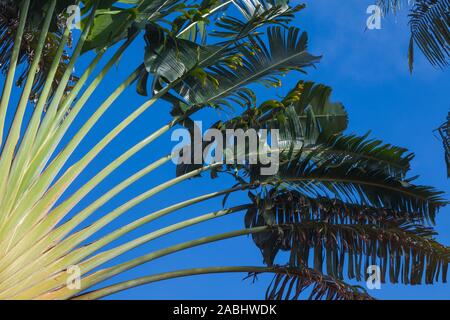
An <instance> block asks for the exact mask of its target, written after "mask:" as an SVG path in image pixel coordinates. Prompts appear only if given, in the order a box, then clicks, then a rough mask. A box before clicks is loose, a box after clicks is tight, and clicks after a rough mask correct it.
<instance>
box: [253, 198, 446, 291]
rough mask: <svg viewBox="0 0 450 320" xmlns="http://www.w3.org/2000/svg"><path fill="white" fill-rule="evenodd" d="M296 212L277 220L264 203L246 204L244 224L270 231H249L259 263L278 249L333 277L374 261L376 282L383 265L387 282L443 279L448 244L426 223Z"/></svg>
mask: <svg viewBox="0 0 450 320" xmlns="http://www.w3.org/2000/svg"><path fill="white" fill-rule="evenodd" d="M296 217H297V218H296ZM298 218H299V216H297V215H291V216H287V215H286V214H285V217H284V218H283V219H284V220H285V223H284V224H278V223H277V222H276V221H274V219H275V217H274V215H273V214H272V215H271V214H270V211H269V212H268V211H267V210H266V208H264V207H263V209H262V211H258V210H254V209H249V210H248V212H247V215H246V221H247V227H248V228H254V227H260V226H263V225H266V226H267V225H268V226H272V227H271V229H272V231H268V232H265V233H258V234H253V235H252V237H253V240H254V242H255V244H256V245H257V246H258V248H260V250H261V252H262V255H263V258H264V263H266V264H267V265H269V266H272V265H273V264H274V263H275V261H276V260H275V259H276V257H277V254H278V253H279V251H280V250H282V251H288V252H290V257H289V265H292V266H302V265H307V266H308V265H310V264H311V265H313V266H314V269H315V270H316V271H318V272H321V273H322V272H326V274H327V275H329V276H333V277H336V278H339V279H345V278H346V277H347V278H348V279H357V280H358V281H361V280H365V270H367V268H368V267H369V266H370V265H377V266H380V268H381V282H385V281H386V279H387V277H386V273H387V271H388V272H389V280H390V282H392V283H398V282H399V281H401V282H402V283H405V284H409V283H411V284H420V283H422V282H423V281H424V282H425V283H426V284H432V283H434V282H435V281H439V279H440V278H441V280H442V281H443V282H444V283H445V282H446V279H447V270H448V263H449V262H450V249H449V248H448V247H445V246H443V245H441V244H439V243H438V242H436V241H435V240H434V239H433V237H432V236H433V235H434V234H435V233H434V232H433V231H432V229H431V228H428V227H424V226H422V225H418V224H413V223H409V222H402V221H401V220H400V221H397V220H395V219H389V218H387V219H382V220H380V221H381V222H378V221H377V222H375V223H371V224H365V223H361V222H359V223H350V224H341V223H340V224H334V223H332V222H330V221H327V220H316V219H314V220H308V219H307V218H306V219H305V220H301V219H300V220H298ZM286 220H290V221H286ZM344 268H347V270H346V271H347V272H344ZM401 272H403V274H401ZM400 275H401V277H400Z"/></svg>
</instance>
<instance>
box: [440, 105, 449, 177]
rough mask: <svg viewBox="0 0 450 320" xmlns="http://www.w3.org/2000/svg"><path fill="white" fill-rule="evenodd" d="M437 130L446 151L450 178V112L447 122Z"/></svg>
mask: <svg viewBox="0 0 450 320" xmlns="http://www.w3.org/2000/svg"><path fill="white" fill-rule="evenodd" d="M437 131H438V132H439V135H440V137H441V139H442V144H443V146H444V152H445V163H446V165H447V176H448V177H449V178H450V112H449V114H448V116H447V122H445V123H444V124H443V125H442V126H440V127H439V128H438V129H437Z"/></svg>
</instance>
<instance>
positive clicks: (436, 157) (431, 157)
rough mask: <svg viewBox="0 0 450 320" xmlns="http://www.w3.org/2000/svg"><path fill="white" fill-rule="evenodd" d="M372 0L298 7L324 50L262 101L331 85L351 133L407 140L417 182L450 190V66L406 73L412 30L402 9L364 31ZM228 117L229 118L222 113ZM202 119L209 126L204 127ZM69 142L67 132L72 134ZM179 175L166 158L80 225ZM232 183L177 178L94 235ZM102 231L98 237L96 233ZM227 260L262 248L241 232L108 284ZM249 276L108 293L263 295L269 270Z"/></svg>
mask: <svg viewBox="0 0 450 320" xmlns="http://www.w3.org/2000/svg"><path fill="white" fill-rule="evenodd" d="M373 2H374V0H345V1H342V0H310V1H306V3H307V9H306V10H305V11H303V12H302V13H300V14H299V15H298V16H297V18H296V21H295V24H296V25H297V26H300V27H301V28H302V29H304V30H306V31H307V32H308V34H309V39H310V50H309V51H310V52H311V53H313V54H316V55H323V59H322V61H321V63H320V64H318V67H317V69H310V70H309V72H308V75H306V76H305V75H302V74H290V75H289V76H287V77H285V79H284V80H283V83H284V86H283V87H282V88H280V89H274V90H267V89H265V88H260V87H258V88H257V89H256V92H257V94H258V101H259V102H262V101H264V100H266V99H271V98H274V97H276V96H277V95H281V94H283V93H285V92H286V91H288V90H289V89H290V88H292V87H293V86H294V85H295V83H296V82H297V81H298V80H301V79H306V80H314V81H316V82H320V83H323V84H326V85H329V86H331V87H332V88H333V96H332V97H333V100H335V101H341V102H342V103H343V104H344V105H345V107H346V109H347V111H348V113H349V116H350V125H349V129H348V131H347V132H348V133H358V134H364V133H366V132H367V131H369V130H371V131H372V135H371V136H372V137H374V138H379V139H382V140H384V141H385V142H389V143H392V144H395V145H399V146H403V147H406V148H408V149H410V150H411V151H413V152H415V154H416V158H415V159H414V161H413V163H412V169H413V170H412V174H414V175H416V174H418V175H420V178H419V180H418V182H420V183H422V184H428V185H433V186H435V187H437V188H439V189H441V190H444V191H446V192H448V191H449V184H448V180H447V179H446V170H445V164H444V154H443V149H442V145H441V143H440V141H439V140H438V139H437V138H436V134H433V130H434V129H435V128H437V127H438V126H439V125H440V124H441V123H442V122H444V120H445V119H446V115H447V112H448V110H449V108H450V101H449V98H448V97H449V94H450V77H449V76H450V73H449V70H448V69H447V71H440V70H437V69H434V68H432V67H431V66H430V65H429V64H428V62H427V61H426V60H425V59H424V58H423V57H422V55H421V53H420V52H419V51H417V54H416V62H415V71H414V74H413V75H410V74H409V72H408V65H407V47H408V41H409V31H408V26H407V19H406V17H405V16H406V13H407V10H405V11H403V12H402V14H400V15H399V16H397V17H394V16H389V17H387V18H386V19H384V20H383V22H382V29H381V30H373V31H371V30H367V31H365V26H366V24H365V23H366V19H367V17H368V15H367V14H366V9H367V7H368V5H370V4H373ZM89 57H90V56H87V57H85V58H83V59H82V63H81V64H80V66H79V67H78V70H83V67H84V66H86V63H87V62H88V61H89V59H88V58H89ZM142 58H143V43H142V41H139V42H137V43H136V44H134V45H133V47H132V48H131V50H129V51H128V52H127V54H126V55H125V56H124V57H123V58H122V60H121V62H120V64H119V65H118V66H117V68H116V69H115V70H113V71H112V72H111V73H110V75H109V76H108V81H107V82H106V83H104V84H103V85H102V87H101V90H99V91H98V92H97V94H96V96H95V98H93V99H91V101H90V103H89V105H88V106H87V107H86V108H85V110H84V111H83V113H82V116H81V117H80V118H79V119H78V120H77V122H76V123H75V125H74V126H73V128H72V129H71V131H70V132H69V135H68V137H70V135H71V134H73V133H74V132H75V129H76V128H79V126H80V125H81V124H82V123H83V122H84V121H85V120H86V119H87V117H88V116H89V115H90V114H91V113H92V112H93V110H95V108H97V106H98V104H99V103H101V101H102V98H105V97H107V96H108V95H109V94H110V93H111V92H112V90H113V89H114V88H115V87H116V86H117V85H118V84H119V83H120V82H121V81H122V80H123V79H124V78H125V76H126V75H127V74H128V73H129V72H130V71H131V70H133V69H134V67H135V66H137V65H138V64H139V63H141V61H142ZM144 101H145V99H144V98H142V97H139V96H137V94H136V93H135V91H134V88H132V89H129V90H128V91H127V92H126V94H124V95H123V96H122V97H120V98H119V99H118V101H117V103H115V105H114V106H113V108H112V109H111V110H110V111H109V112H108V114H107V115H106V116H105V117H104V118H103V119H102V121H100V123H99V124H98V125H97V126H96V127H95V128H94V130H93V131H92V132H91V133H90V134H89V136H88V137H87V138H86V140H85V141H84V142H83V144H82V145H81V146H80V147H79V148H78V150H77V152H76V154H75V155H74V156H73V157H72V158H71V160H70V162H71V163H73V161H76V160H77V159H79V158H80V157H81V156H82V155H83V154H84V153H85V152H86V151H87V150H89V149H90V148H91V147H92V146H93V145H94V144H95V143H96V142H97V141H98V140H97V139H98V137H100V136H101V135H104V134H106V133H108V132H109V130H110V129H111V128H113V126H114V125H115V124H117V123H118V122H119V121H121V120H122V119H123V118H124V117H125V116H126V115H128V114H129V113H130V112H131V111H132V110H134V109H135V108H136V107H138V106H139V105H140V104H141V103H142V102H144ZM169 111H170V107H169V106H168V105H167V104H164V103H159V104H157V105H155V106H153V107H152V108H151V109H149V110H148V111H147V112H146V113H145V114H144V115H143V116H142V117H141V118H139V120H138V121H137V122H136V123H135V124H134V125H132V126H131V127H130V128H128V129H127V130H125V132H124V133H123V134H122V135H121V136H120V137H119V138H117V139H116V140H115V141H114V143H112V144H111V146H110V147H108V148H107V149H106V150H105V151H104V152H102V153H101V155H100V156H99V157H98V159H96V160H95V161H94V162H93V163H92V164H91V165H90V166H89V168H88V170H87V171H86V172H85V173H83V174H82V175H81V176H80V178H79V179H77V181H76V183H75V184H74V185H73V186H72V188H71V190H72V191H73V190H76V189H77V188H79V187H80V186H81V184H82V183H83V182H86V181H87V180H88V179H89V177H91V176H92V175H93V174H95V173H96V172H98V171H99V169H101V168H102V167H103V166H104V165H106V164H107V163H109V161H111V160H112V159H114V158H115V157H117V156H119V155H120V154H121V153H122V152H124V151H125V150H126V149H127V147H130V146H132V145H133V144H134V143H137V142H138V141H140V140H141V139H143V138H145V137H146V136H148V135H149V134H150V133H151V132H153V131H154V130H155V129H157V128H159V127H161V126H162V125H164V124H165V123H167V121H169V119H170V115H169ZM220 116H221V117H222V118H223V117H227V115H224V114H221V115H220ZM194 119H195V120H203V121H205V123H206V124H208V123H213V122H215V120H216V119H218V116H217V114H216V113H215V112H212V111H205V112H202V113H201V114H198V115H196V116H195V117H194ZM206 124H205V125H206ZM66 141H67V138H66ZM175 144H176V143H175V142H171V141H170V135H164V136H163V137H161V138H159V139H158V141H156V142H155V143H153V144H151V145H150V146H149V147H147V148H145V150H144V151H143V152H141V153H139V155H137V156H135V157H133V158H132V159H131V160H130V161H128V162H127V163H126V165H124V166H122V167H121V168H120V169H119V170H118V171H117V172H115V173H114V174H113V175H112V176H111V177H109V178H108V179H107V180H106V181H105V182H104V183H102V184H101V185H100V186H99V187H98V188H96V189H95V191H94V192H92V193H91V194H90V195H89V196H88V197H86V199H84V200H83V201H82V203H80V205H79V206H78V207H77V208H76V209H81V208H83V207H84V206H86V205H87V204H89V203H90V202H92V201H93V200H95V199H96V198H97V197H98V196H100V195H101V194H102V193H104V192H106V191H107V190H109V189H110V188H111V186H113V185H115V184H116V183H119V182H120V181H122V180H123V179H124V178H126V177H128V176H129V175H131V174H133V173H134V172H136V171H138V170H139V169H141V168H143V167H144V166H146V165H147V164H149V163H150V162H152V161H154V160H156V159H159V158H160V157H162V156H164V155H166V154H168V153H169V152H170V151H171V149H172V147H173V146H174V145H175ZM174 174H175V166H174V165H173V164H172V163H170V164H167V165H165V166H164V167H163V168H162V169H159V170H157V171H155V172H153V173H151V174H150V175H149V176H148V177H146V178H144V179H142V180H141V181H139V182H138V183H136V184H134V185H133V186H132V187H131V188H129V189H128V190H126V191H125V192H123V193H122V194H120V195H119V196H118V197H116V198H114V199H113V200H112V201H110V202H109V203H108V204H107V205H105V206H104V207H102V208H101V209H100V210H99V211H98V212H97V213H96V214H95V215H94V216H93V217H92V218H91V219H89V221H87V222H86V223H85V224H83V226H85V225H87V224H88V223H90V222H92V221H94V219H95V218H98V217H100V216H101V215H103V214H105V213H107V212H109V211H110V210H112V209H114V208H116V207H117V206H119V205H121V204H122V203H124V202H125V201H126V200H128V199H130V198H131V197H133V196H135V195H137V194H139V193H142V192H143V191H145V190H147V189H150V188H151V187H153V186H155V185H158V184H160V183H161V182H163V181H166V180H168V179H171V178H173V177H174ZM232 183H233V182H232V181H230V180H226V179H217V180H214V181H211V180H210V179H209V177H208V176H204V177H203V178H200V179H194V180H191V181H187V182H185V183H182V184H179V185H177V186H175V187H173V188H171V189H170V190H167V191H165V192H163V193H161V194H158V195H157V196H155V197H153V198H151V199H150V200H148V201H146V202H144V203H143V204H141V205H139V206H137V207H136V208H134V209H133V210H131V211H130V212H128V213H127V214H126V215H125V216H123V217H121V218H119V219H117V220H116V221H115V222H113V223H112V224H111V225H110V226H108V227H107V228H105V229H104V230H102V231H101V232H100V233H99V234H98V235H104V234H106V233H108V232H110V231H112V230H113V229H114V228H117V227H119V226H121V225H123V224H124V223H127V222H130V221H131V220H132V219H135V218H138V217H141V216H144V215H146V214H149V213H151V212H153V211H155V210H157V209H160V208H163V207H165V206H166V205H170V204H173V203H175V202H178V201H182V200H185V199H189V198H192V197H194V196H198V195H201V194H205V193H208V192H212V191H213V190H222V189H224V187H228V186H231V184H232ZM244 201H246V196H245V195H237V196H236V195H235V196H233V197H232V198H231V199H230V201H229V204H230V205H232V204H242V203H244ZM220 208H221V201H218V200H214V201H210V202H207V203H203V204H200V205H197V206H194V207H191V208H188V209H186V210H182V211H180V212H177V213H175V214H172V215H170V216H168V217H165V218H162V219H160V220H158V221H155V222H154V223H152V224H150V225H148V226H145V227H142V228H140V229H139V230H136V231H135V232H133V233H131V234H129V235H127V236H126V237H123V238H121V239H120V240H118V241H116V242H114V243H113V244H111V245H110V246H108V248H111V247H113V246H116V245H118V244H121V243H124V242H125V241H126V240H131V239H133V238H135V237H137V236H140V235H142V234H144V233H147V232H150V231H152V230H155V229H157V228H159V227H162V226H165V225H168V224H170V223H174V222H176V221H181V220H184V219H186V218H189V217H193V216H196V215H200V214H204V213H208V212H212V211H215V210H218V209H220ZM243 227H244V226H243V214H237V215H233V216H230V217H226V218H222V219H217V220H215V221H213V222H209V223H204V224H202V225H200V226H196V227H192V228H189V229H187V230H184V231H181V232H178V233H176V234H171V235H169V236H166V237H163V238H161V239H158V240H155V241H153V242H151V243H149V244H146V245H144V246H142V247H139V248H137V249H135V250H133V251H131V252H129V253H127V254H125V255H123V256H121V257H120V258H117V259H115V260H114V261H112V262H110V263H108V265H112V264H113V263H118V262H122V261H126V260H128V259H130V258H133V257H136V256H138V255H141V254H145V253H148V252H151V251H153V250H156V249H159V248H162V247H165V246H168V245H172V244H176V243H180V242H184V241H187V240H189V239H195V238H198V237H201V236H205V235H212V234H216V233H219V232H226V231H230V230H237V229H242V228H243ZM449 228H450V208H445V209H444V210H442V211H441V213H440V215H439V217H438V219H437V230H438V232H439V233H440V235H439V237H438V239H439V240H440V241H441V242H442V243H444V244H446V245H450V233H449ZM98 235H97V236H98ZM223 265H262V257H261V254H260V253H259V250H258V249H257V248H256V247H255V246H254V245H253V242H252V240H251V238H248V237H241V238H237V239H233V240H228V241H223V242H220V243H215V244H212V245H207V246H202V247H198V248H195V249H193V250H189V251H185V252H180V253H178V254H174V255H171V256H170V257H166V258H162V259H159V260H156V261H154V262H151V263H147V264H145V265H143V266H140V267H138V268H136V269H133V270H131V271H129V272H127V273H124V274H123V275H120V276H118V277H116V278H114V279H113V280H111V281H108V283H112V282H117V281H124V280H127V279H131V278H134V277H139V276H145V275H150V274H154V273H160V272H166V271H172V270H177V269H184V268H190V267H206V266H223ZM244 276H245V275H241V274H233V275H214V276H197V277H192V278H185V279H176V280H172V281H165V282H161V283H154V284H150V285H145V286H141V287H138V288H135V289H132V290H128V291H126V292H121V293H118V294H116V295H114V296H112V298H120V299H143V298H145V299H212V298H216V299H262V298H264V294H265V289H266V286H267V285H268V283H269V282H270V280H271V276H261V277H260V278H259V281H258V282H256V283H252V282H251V281H249V280H245V281H244V280H243V278H244ZM370 293H371V294H372V295H374V296H375V297H377V298H383V299H395V298H405V299H419V298H423V299H428V298H436V299H444V298H446V299H449V298H450V288H449V286H448V285H442V284H436V285H434V286H425V285H424V286H415V287H411V286H409V287H405V286H402V285H396V286H392V285H388V284H386V285H383V286H382V289H381V290H377V291H371V292H370Z"/></svg>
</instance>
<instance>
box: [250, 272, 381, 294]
mask: <svg viewBox="0 0 450 320" xmlns="http://www.w3.org/2000/svg"><path fill="white" fill-rule="evenodd" d="M273 273H275V275H274V277H273V279H272V282H271V283H270V285H269V287H268V288H267V291H266V299H267V300H298V299H300V298H301V297H303V295H302V294H305V296H308V299H309V300H373V298H372V297H371V296H370V295H369V294H368V293H367V292H366V290H365V289H364V288H362V287H360V286H352V285H349V284H347V283H345V282H343V281H341V280H338V279H335V278H333V277H330V276H326V275H323V274H322V273H320V272H317V271H315V270H313V269H310V268H307V267H304V266H302V267H297V268H292V267H275V268H274V271H273ZM257 276H258V273H251V274H249V276H248V277H253V278H254V279H256V277H257ZM308 289H309V290H308ZM307 292H309V295H308V294H307Z"/></svg>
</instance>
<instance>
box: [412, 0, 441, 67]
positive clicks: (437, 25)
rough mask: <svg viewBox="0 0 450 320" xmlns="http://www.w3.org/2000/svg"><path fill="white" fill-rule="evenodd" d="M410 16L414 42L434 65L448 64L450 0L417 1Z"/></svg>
mask: <svg viewBox="0 0 450 320" xmlns="http://www.w3.org/2000/svg"><path fill="white" fill-rule="evenodd" d="M409 17H410V22H409V24H410V28H411V38H412V40H414V43H415V44H417V46H418V47H419V48H420V50H421V51H422V52H423V53H424V55H425V57H426V58H427V59H428V60H429V61H430V62H431V64H432V65H434V66H437V67H441V68H443V67H445V66H447V65H448V64H449V62H450V1H449V0H421V1H417V2H415V5H414V8H413V9H412V10H411V13H410V14H409ZM410 56H411V57H412V56H413V55H411V54H410Z"/></svg>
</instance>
